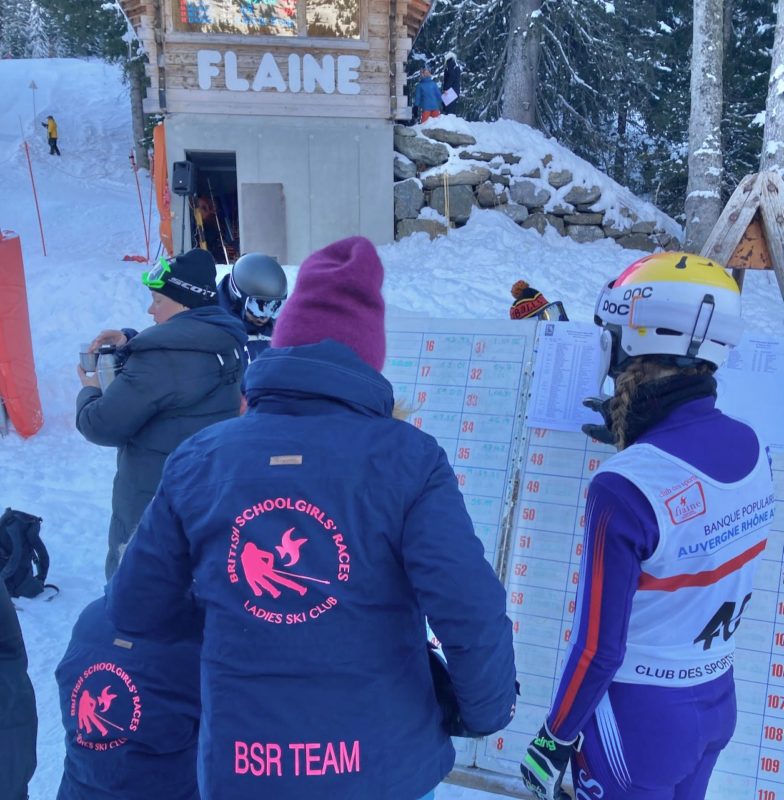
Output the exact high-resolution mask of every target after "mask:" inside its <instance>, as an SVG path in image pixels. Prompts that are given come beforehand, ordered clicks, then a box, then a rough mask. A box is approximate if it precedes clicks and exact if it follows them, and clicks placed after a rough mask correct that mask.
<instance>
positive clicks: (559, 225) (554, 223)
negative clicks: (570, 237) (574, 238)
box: [545, 214, 566, 236]
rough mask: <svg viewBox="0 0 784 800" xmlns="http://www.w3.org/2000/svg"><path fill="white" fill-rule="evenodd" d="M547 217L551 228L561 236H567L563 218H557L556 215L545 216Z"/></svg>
mask: <svg viewBox="0 0 784 800" xmlns="http://www.w3.org/2000/svg"><path fill="white" fill-rule="evenodd" d="M545 216H546V217H547V223H548V224H549V225H550V226H551V227H553V228H555V229H556V230H557V231H558V233H559V234H560V235H561V236H565V235H566V226H565V225H564V221H563V219H561V217H557V216H556V215H555V214H545Z"/></svg>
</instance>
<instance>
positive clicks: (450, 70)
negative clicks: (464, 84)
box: [441, 51, 462, 114]
mask: <svg viewBox="0 0 784 800" xmlns="http://www.w3.org/2000/svg"><path fill="white" fill-rule="evenodd" d="M461 74H462V73H461V71H460V66H459V65H458V63H457V56H456V55H455V54H454V53H453V52H451V51H450V52H449V53H447V54H446V58H445V63H444V80H443V82H442V84H441V94H442V95H444V94H446V93H447V92H448V91H449V90H450V89H452V91H454V93H455V94H456V95H457V97H456V98H455V99H454V100H453V101H452V102H451V103H449V104H446V103H445V104H444V113H446V114H458V113H459V111H458V103H459V99H460V75H461Z"/></svg>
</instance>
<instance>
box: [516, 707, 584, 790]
mask: <svg viewBox="0 0 784 800" xmlns="http://www.w3.org/2000/svg"><path fill="white" fill-rule="evenodd" d="M575 741H577V740H575ZM574 745H575V742H562V741H560V740H559V739H556V738H555V737H554V736H553V735H552V734H551V733H550V731H549V730H548V729H547V723H546V722H545V724H544V725H542V728H541V730H540V731H539V733H538V735H537V736H536V737H534V739H533V741H532V742H531V744H529V745H528V750H527V751H526V753H525V755H524V756H523V761H522V763H521V764H520V772H522V774H523V783H524V784H525V788H526V789H528V791H529V792H532V793H533V794H534V795H535V796H536V797H538V798H539V800H568V797H569V795H568V794H566V792H565V791H564V790H563V789H562V788H561V781H562V780H563V777H564V773H565V772H566V768H567V767H568V766H569V759H570V757H571V755H572V750H573V749H574Z"/></svg>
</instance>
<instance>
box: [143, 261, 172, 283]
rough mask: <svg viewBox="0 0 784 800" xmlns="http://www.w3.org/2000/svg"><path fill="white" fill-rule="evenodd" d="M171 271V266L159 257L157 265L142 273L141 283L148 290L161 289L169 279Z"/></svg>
mask: <svg viewBox="0 0 784 800" xmlns="http://www.w3.org/2000/svg"><path fill="white" fill-rule="evenodd" d="M171 271H172V269H171V264H170V263H169V262H168V261H167V260H166V258H165V257H164V256H161V258H160V259H159V260H158V263H157V264H156V265H155V266H154V267H153V268H152V269H151V270H150V271H149V272H143V273H142V283H143V284H144V285H145V286H146V287H147V288H148V289H162V288H163V285H164V284H165V283H166V281H167V280H168V279H169V276H170V275H171Z"/></svg>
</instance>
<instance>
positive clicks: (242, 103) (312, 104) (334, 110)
mask: <svg viewBox="0 0 784 800" xmlns="http://www.w3.org/2000/svg"><path fill="white" fill-rule="evenodd" d="M352 97H353V96H351V95H323V94H322V95H310V96H309V101H308V103H306V104H304V103H301V102H298V99H297V98H298V95H292V94H277V93H275V94H268V93H262V94H258V93H256V92H214V91H213V92H192V91H189V90H187V89H171V88H169V89H167V91H166V105H167V110H168V111H169V112H170V113H188V112H193V113H195V114H210V115H217V114H223V115H231V114H243V115H246V116H247V115H253V114H257V115H259V116H263V115H272V116H294V117H349V118H353V119H363V118H365V119H390V118H391V111H390V102H389V97H388V96H385V95H376V96H373V97H367V98H365V100H364V102H362V103H356V102H352Z"/></svg>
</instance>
